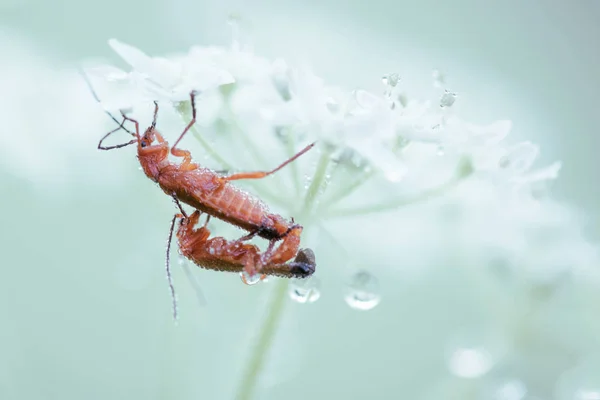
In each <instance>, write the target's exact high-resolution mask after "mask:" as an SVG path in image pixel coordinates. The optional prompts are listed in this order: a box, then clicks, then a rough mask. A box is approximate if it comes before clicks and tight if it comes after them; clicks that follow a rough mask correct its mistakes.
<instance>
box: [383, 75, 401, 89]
mask: <svg viewBox="0 0 600 400" xmlns="http://www.w3.org/2000/svg"><path fill="white" fill-rule="evenodd" d="M399 81H400V75H399V74H398V73H397V72H394V73H392V74H385V75H383V76H382V77H381V82H382V83H383V84H384V85H386V86H391V87H395V86H396V85H397V84H398V82H399Z"/></svg>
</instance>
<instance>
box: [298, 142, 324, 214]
mask: <svg viewBox="0 0 600 400" xmlns="http://www.w3.org/2000/svg"><path fill="white" fill-rule="evenodd" d="M330 160H331V157H330V154H329V152H327V151H324V152H323V153H322V154H321V157H320V158H319V162H318V164H317V169H316V171H315V175H314V177H313V180H312V182H311V183H310V186H309V187H308V190H307V191H306V197H305V199H304V207H303V210H302V213H301V214H302V215H303V216H308V215H309V214H310V210H311V208H312V206H313V204H314V202H315V200H316V198H317V195H318V194H319V190H320V189H321V185H322V184H323V181H324V180H325V174H326V172H327V166H328V165H329V161H330Z"/></svg>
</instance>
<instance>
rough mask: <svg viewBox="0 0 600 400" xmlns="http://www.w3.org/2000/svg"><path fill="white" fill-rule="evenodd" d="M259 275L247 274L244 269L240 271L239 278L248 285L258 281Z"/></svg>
mask: <svg viewBox="0 0 600 400" xmlns="http://www.w3.org/2000/svg"><path fill="white" fill-rule="evenodd" d="M260 277H261V276H260V274H257V273H255V274H249V273H248V272H246V271H242V272H240V278H241V279H242V282H244V283H245V284H246V285H249V286H252V285H256V284H257V283H258V282H260Z"/></svg>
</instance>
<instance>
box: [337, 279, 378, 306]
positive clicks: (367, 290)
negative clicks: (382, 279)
mask: <svg viewBox="0 0 600 400" xmlns="http://www.w3.org/2000/svg"><path fill="white" fill-rule="evenodd" d="M344 300H346V303H348V305H349V306H350V307H352V308H354V309H355V310H371V309H373V308H375V307H376V306H377V305H378V304H379V302H380V301H381V295H380V294H379V282H378V280H377V278H375V277H374V276H373V275H371V274H370V273H368V272H366V271H359V272H357V273H356V274H354V275H353V276H352V278H351V280H350V282H349V284H348V293H347V294H346V296H345V297H344Z"/></svg>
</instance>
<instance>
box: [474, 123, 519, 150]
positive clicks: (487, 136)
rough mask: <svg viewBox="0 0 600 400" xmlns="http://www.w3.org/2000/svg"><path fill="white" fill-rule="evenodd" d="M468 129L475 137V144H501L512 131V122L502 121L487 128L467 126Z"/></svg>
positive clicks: (486, 126)
mask: <svg viewBox="0 0 600 400" xmlns="http://www.w3.org/2000/svg"><path fill="white" fill-rule="evenodd" d="M466 128H467V129H468V130H469V131H470V132H471V134H472V135H473V139H474V140H475V143H474V144H481V145H490V144H496V143H499V142H500V141H502V140H503V139H504V138H505V137H506V136H508V134H509V133H510V131H511V129H512V121H510V120H500V121H496V122H492V123H491V124H489V125H485V126H478V125H473V124H466Z"/></svg>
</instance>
